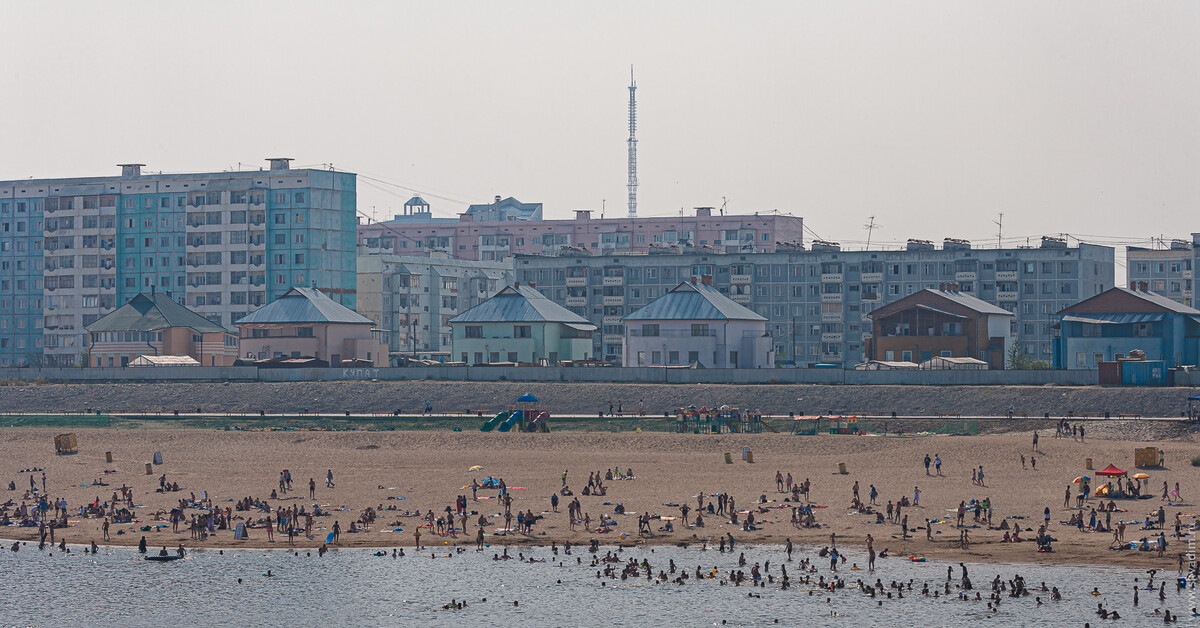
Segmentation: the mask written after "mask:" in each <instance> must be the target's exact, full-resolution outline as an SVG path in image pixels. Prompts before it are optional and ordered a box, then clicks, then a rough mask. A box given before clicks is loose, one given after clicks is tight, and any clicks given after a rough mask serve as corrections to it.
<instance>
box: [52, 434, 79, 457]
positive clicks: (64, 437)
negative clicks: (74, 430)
mask: <svg viewBox="0 0 1200 628" xmlns="http://www.w3.org/2000/svg"><path fill="white" fill-rule="evenodd" d="M78 446H79V444H78V442H77V441H76V440H75V434H59V435H58V436H55V437H54V453H55V454H58V455H60V456H61V455H63V454H73V453H75V452H76V451H78V450H77V447H78Z"/></svg>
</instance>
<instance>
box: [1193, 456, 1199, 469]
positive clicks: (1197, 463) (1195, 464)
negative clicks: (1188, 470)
mask: <svg viewBox="0 0 1200 628" xmlns="http://www.w3.org/2000/svg"><path fill="white" fill-rule="evenodd" d="M1192 466H1193V467H1200V456H1196V457H1195V458H1192Z"/></svg>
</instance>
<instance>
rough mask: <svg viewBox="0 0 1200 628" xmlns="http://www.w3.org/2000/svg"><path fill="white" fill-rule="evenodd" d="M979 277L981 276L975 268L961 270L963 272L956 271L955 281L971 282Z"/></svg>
mask: <svg viewBox="0 0 1200 628" xmlns="http://www.w3.org/2000/svg"><path fill="white" fill-rule="evenodd" d="M978 278H979V273H977V272H975V271H973V270H972V271H966V272H961V273H954V281H957V282H958V283H971V282H973V281H975V280H976V279H978Z"/></svg>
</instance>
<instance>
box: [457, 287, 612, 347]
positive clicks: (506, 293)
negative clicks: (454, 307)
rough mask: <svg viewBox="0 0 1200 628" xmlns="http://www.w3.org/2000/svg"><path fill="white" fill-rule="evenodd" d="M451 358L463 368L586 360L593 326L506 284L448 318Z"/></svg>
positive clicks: (536, 294) (532, 292) (537, 295)
mask: <svg viewBox="0 0 1200 628" xmlns="http://www.w3.org/2000/svg"><path fill="white" fill-rule="evenodd" d="M449 322H450V355H451V357H452V358H454V359H456V360H460V361H462V362H466V363H467V364H518V363H526V364H527V363H533V364H548V365H554V364H557V363H559V362H565V361H574V360H587V359H589V358H591V353H592V332H594V331H596V326H595V325H593V324H591V323H590V322H588V320H587V319H586V318H584V317H582V316H580V315H578V314H575V313H573V312H571V311H570V310H568V309H567V308H565V307H563V306H561V305H559V304H557V303H555V302H554V301H551V300H550V299H548V298H546V296H545V295H543V294H542V293H540V292H538V291H537V289H536V288H534V287H533V286H530V285H521V284H520V283H515V284H513V285H511V286H506V287H505V288H504V289H502V290H500V291H499V292H497V293H496V294H495V295H494V296H492V297H491V298H490V299H488V300H486V301H484V302H483V303H480V304H479V305H476V306H475V307H472V308H470V309H468V310H466V311H465V312H463V313H461V314H459V315H457V316H455V317H453V318H451V319H450V321H449Z"/></svg>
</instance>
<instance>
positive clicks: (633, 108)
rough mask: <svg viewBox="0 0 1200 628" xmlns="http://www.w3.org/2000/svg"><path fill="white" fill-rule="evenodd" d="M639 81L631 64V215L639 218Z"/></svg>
mask: <svg viewBox="0 0 1200 628" xmlns="http://www.w3.org/2000/svg"><path fill="white" fill-rule="evenodd" d="M635 92H637V83H636V82H634V80H633V66H632V65H631V66H629V184H628V185H627V187H628V188H629V217H630V218H637V185H638V184H637V134H636V131H637V99H636V96H635Z"/></svg>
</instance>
